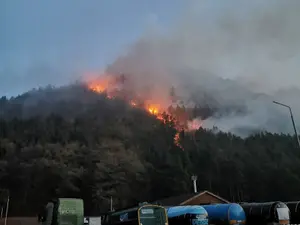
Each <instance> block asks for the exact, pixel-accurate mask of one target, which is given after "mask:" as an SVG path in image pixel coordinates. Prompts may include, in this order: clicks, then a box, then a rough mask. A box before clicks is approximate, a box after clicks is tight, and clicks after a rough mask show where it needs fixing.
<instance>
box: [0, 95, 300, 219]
mask: <svg viewBox="0 0 300 225" xmlns="http://www.w3.org/2000/svg"><path fill="white" fill-rule="evenodd" d="M87 95H90V96H92V97H90V98H94V99H93V101H91V100H90V99H85V98H78V97H77V98H76V97H75V98H74V99H73V100H72V101H67V100H66V99H59V100H57V101H55V104H54V103H53V101H52V103H53V104H52V103H51V104H50V103H49V100H47V99H40V100H38V101H36V102H34V104H33V103H32V100H30V99H28V98H27V97H26V98H25V97H24V96H19V99H20V98H21V99H22V98H23V99H22V100H19V102H18V104H16V99H13V100H8V99H6V98H2V106H4V104H5V109H6V110H5V111H4V110H2V116H1V119H0V157H1V158H0V169H1V170H0V189H8V190H9V192H10V200H11V201H10V211H9V213H10V215H14V216H31V215H35V214H36V212H37V211H38V209H39V208H40V206H41V205H42V204H44V203H45V202H46V201H47V200H49V198H52V197H80V198H83V199H84V202H85V209H86V214H87V215H95V214H99V212H104V211H107V210H108V209H109V204H110V202H109V201H110V196H112V198H113V206H114V208H119V207H126V206H130V205H133V204H135V203H137V202H140V201H155V200H158V199H161V198H164V197H168V196H173V195H179V194H182V193H188V192H192V191H193V187H192V181H191V175H193V174H196V175H197V176H198V190H209V191H212V192H214V193H216V194H219V195H221V196H222V197H224V198H227V199H229V200H232V201H268V200H300V192H299V189H300V150H299V149H298V148H297V145H296V142H295V139H294V138H293V137H291V136H289V135H284V134H271V133H261V134H256V135H252V136H250V137H248V138H246V139H241V138H239V137H237V136H234V135H232V134H228V133H222V132H216V131H207V130H203V129H199V130H198V131H196V132H195V133H193V134H188V133H181V134H180V138H181V139H180V142H181V145H182V146H183V147H184V151H183V150H182V149H180V148H179V147H178V146H176V145H175V144H174V136H175V134H176V130H175V128H174V123H173V121H172V119H171V118H168V121H169V122H168V123H166V124H164V123H163V122H162V121H160V120H157V119H156V118H155V117H154V116H150V115H149V114H148V113H147V112H145V111H143V110H139V109H134V108H131V107H130V106H128V105H126V104H125V103H124V102H122V101H119V100H107V99H105V98H103V96H102V97H95V96H94V95H92V94H91V93H87ZM75 96H76V95H75ZM80 96H82V94H80ZM24 99H25V100H24ZM24 102H27V103H26V104H29V103H30V104H31V105H30V104H29V105H30V106H28V105H27V106H25V105H24ZM28 102H29V103H28ZM54 106H55V107H54ZM25 107H27V108H25ZM53 108H56V109H59V110H55V111H53V110H52V111H51V109H53ZM0 109H1V106H0ZM8 109H9V110H10V111H9V110H8ZM45 109H47V110H48V112H49V113H47V114H43V113H35V112H34V110H37V111H39V112H44V110H45ZM19 110H21V111H22V112H25V111H26V115H27V116H20V111H19ZM0 111H1V110H0ZM8 112H10V113H8ZM51 112H52V113H51ZM30 113H31V114H30ZM12 115H15V116H12ZM29 115H30V116H29ZM165 117H168V116H167V115H165Z"/></svg>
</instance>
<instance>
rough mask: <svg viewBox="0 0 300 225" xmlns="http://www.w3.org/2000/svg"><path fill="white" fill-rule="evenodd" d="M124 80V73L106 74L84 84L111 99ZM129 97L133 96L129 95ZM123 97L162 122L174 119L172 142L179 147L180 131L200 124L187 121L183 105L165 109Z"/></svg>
mask: <svg viewBox="0 0 300 225" xmlns="http://www.w3.org/2000/svg"><path fill="white" fill-rule="evenodd" d="M125 80H126V78H125V76H124V75H121V76H112V75H111V76H110V75H106V76H101V77H98V78H97V79H94V80H90V81H88V82H86V84H87V87H88V88H89V89H90V90H92V91H94V92H97V93H105V94H106V96H107V98H109V99H111V98H113V97H116V96H118V95H119V93H120V90H122V87H120V85H121V86H122V85H124V83H125ZM124 95H126V93H124V92H122V97H124ZM131 98H133V97H132V96H131ZM125 99H126V100H127V101H128V102H129V104H130V105H131V106H133V107H140V108H143V109H145V110H146V111H147V112H148V113H149V114H151V115H154V116H155V117H156V118H157V119H158V120H161V121H163V122H164V123H167V122H170V119H174V121H175V128H176V130H177V133H176V135H175V136H174V143H175V145H177V146H178V147H180V148H181V149H183V147H182V146H181V145H180V132H181V131H183V130H187V131H194V130H197V129H199V128H200V127H201V125H202V124H201V121H199V120H190V121H189V120H188V118H189V117H188V115H187V114H188V113H187V112H186V110H185V108H184V107H182V108H180V107H177V108H176V109H175V108H172V107H171V110H166V109H164V107H162V105H160V104H157V103H153V102H151V103H149V101H148V102H147V101H142V103H141V104H140V102H141V99H134V98H133V99H130V100H128V98H125ZM176 110H177V111H176ZM163 113H165V115H167V116H169V117H168V118H166V117H165V116H163Z"/></svg>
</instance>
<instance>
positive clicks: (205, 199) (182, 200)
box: [156, 191, 229, 206]
mask: <svg viewBox="0 0 300 225" xmlns="http://www.w3.org/2000/svg"><path fill="white" fill-rule="evenodd" d="M156 202H157V203H158V204H161V205H165V206H175V205H209V204H226V203H229V201H228V200H226V199H224V198H222V197H220V196H218V195H215V194H213V193H211V192H209V191H202V192H199V193H190V194H183V195H180V196H174V197H169V198H165V199H161V200H157V201H156Z"/></svg>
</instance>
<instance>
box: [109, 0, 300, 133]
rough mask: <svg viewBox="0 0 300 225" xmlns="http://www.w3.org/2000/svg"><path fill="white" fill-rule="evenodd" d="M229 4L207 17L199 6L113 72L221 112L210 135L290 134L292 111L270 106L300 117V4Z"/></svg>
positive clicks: (157, 91) (132, 51) (143, 86)
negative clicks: (173, 91)
mask: <svg viewBox="0 0 300 225" xmlns="http://www.w3.org/2000/svg"><path fill="white" fill-rule="evenodd" d="M216 4H217V3H216ZM228 4H229V6H226V7H225V8H224V9H220V10H219V12H218V13H216V12H214V13H215V14H212V15H208V12H205V11H206V10H207V8H205V6H206V5H205V3H204V2H203V1H197V2H193V4H192V7H191V8H192V9H193V10H188V11H187V13H186V14H185V16H184V17H183V18H184V19H183V20H182V21H180V23H179V26H176V27H175V28H174V29H172V30H171V31H170V32H168V33H167V34H165V33H164V34H162V33H155V34H152V35H150V37H149V36H145V37H144V38H142V39H141V40H140V41H139V42H137V43H135V44H134V45H133V47H132V48H131V49H130V51H129V52H128V53H127V54H126V55H125V56H122V57H120V58H119V59H117V60H116V61H115V62H114V63H113V64H112V65H110V66H109V67H108V71H109V72H113V73H117V72H120V71H122V72H123V73H128V74H130V75H131V76H133V77H134V78H135V79H134V81H135V84H134V85H135V88H140V89H141V90H148V89H150V90H151V91H152V93H150V95H151V97H152V98H159V96H162V95H164V96H166V94H162V93H164V92H166V91H167V90H169V89H168V88H170V87H171V86H172V85H175V87H176V91H177V93H178V94H179V96H181V97H182V100H185V101H192V102H193V103H196V104H199V105H207V106H208V107H211V108H214V109H216V110H215V114H214V115H213V116H212V117H211V118H209V119H208V120H206V121H205V122H204V126H205V127H207V128H212V126H218V127H219V128H220V129H222V130H225V131H231V132H234V133H236V134H240V135H245V134H249V132H251V131H255V130H269V131H272V132H279V133H280V132H292V126H291V123H290V118H289V114H288V111H287V110H286V109H281V108H279V107H278V106H276V105H273V104H272V101H273V100H277V101H284V103H286V104H290V105H291V106H292V108H293V110H294V113H295V116H296V118H300V108H299V106H298V104H297V103H298V100H297V97H296V96H298V95H299V94H300V91H299V87H300V76H299V74H298V70H299V65H298V61H299V56H300V55H299V53H300V51H299V46H300V43H299V42H300V30H299V28H298V25H297V24H298V21H299V20H300V15H299V13H298V12H299V9H300V3H299V2H297V1H285V2H283V1H272V2H271V1H268V2H258V1H256V2H255V1H254V2H253V1H251V3H250V2H246V1H239V2H238V1H228ZM230 6H231V7H232V8H231V7H230ZM236 9H238V10H236ZM147 34H148V33H147ZM147 87H148V89H147ZM150 87H151V88H150ZM241 112H243V113H241ZM242 130H243V132H241V131H242Z"/></svg>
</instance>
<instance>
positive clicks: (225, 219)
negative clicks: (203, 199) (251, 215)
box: [203, 203, 246, 225]
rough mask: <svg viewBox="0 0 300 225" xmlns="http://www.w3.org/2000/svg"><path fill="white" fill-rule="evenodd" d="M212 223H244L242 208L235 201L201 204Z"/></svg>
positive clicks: (236, 224)
mask: <svg viewBox="0 0 300 225" xmlns="http://www.w3.org/2000/svg"><path fill="white" fill-rule="evenodd" d="M203 208H204V209H205V210H206V211H207V213H208V218H209V221H210V223H212V224H220V225H229V224H230V225H240V224H245V223H246V214H245V211H244V209H243V208H242V207H241V206H240V205H239V204H236V203H231V204H215V205H203Z"/></svg>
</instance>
